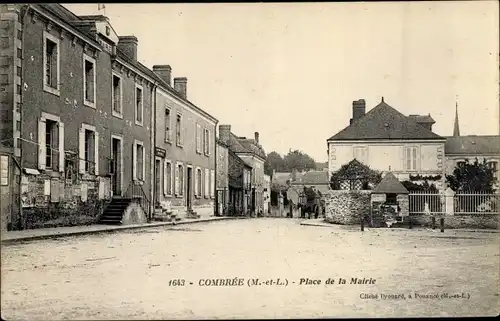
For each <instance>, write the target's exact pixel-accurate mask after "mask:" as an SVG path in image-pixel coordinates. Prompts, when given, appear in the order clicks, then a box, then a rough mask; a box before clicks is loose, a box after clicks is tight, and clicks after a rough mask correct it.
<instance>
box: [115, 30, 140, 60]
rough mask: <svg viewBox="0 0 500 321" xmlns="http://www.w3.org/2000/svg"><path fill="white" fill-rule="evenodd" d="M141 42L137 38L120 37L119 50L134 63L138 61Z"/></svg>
mask: <svg viewBox="0 0 500 321" xmlns="http://www.w3.org/2000/svg"><path fill="white" fill-rule="evenodd" d="M138 43H139V41H138V40H137V37H135V36H122V37H118V45H117V46H118V49H120V51H122V52H123V53H124V54H125V55H126V56H127V57H129V58H130V59H132V60H133V61H137V44H138Z"/></svg>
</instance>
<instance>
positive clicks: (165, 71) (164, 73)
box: [153, 65, 172, 86]
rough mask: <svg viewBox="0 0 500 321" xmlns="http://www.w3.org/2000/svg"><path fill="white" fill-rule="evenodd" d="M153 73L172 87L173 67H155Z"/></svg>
mask: <svg viewBox="0 0 500 321" xmlns="http://www.w3.org/2000/svg"><path fill="white" fill-rule="evenodd" d="M153 72H154V73H155V74H156V75H157V76H158V77H160V78H161V80H163V81H164V82H166V83H167V84H168V85H169V86H172V84H171V82H172V80H171V75H172V67H170V65H154V66H153Z"/></svg>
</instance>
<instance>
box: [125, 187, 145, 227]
mask: <svg viewBox="0 0 500 321" xmlns="http://www.w3.org/2000/svg"><path fill="white" fill-rule="evenodd" d="M124 197H126V198H131V199H134V200H135V201H137V202H138V203H139V205H140V206H141V208H142V210H143V211H144V213H146V215H147V218H148V221H149V220H150V219H151V206H150V205H151V201H150V200H149V198H148V197H147V195H146V192H144V189H143V188H142V184H141V183H140V182H138V181H131V182H130V184H129V186H128V187H127V191H126V192H125V196H124Z"/></svg>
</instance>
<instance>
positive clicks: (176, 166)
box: [174, 165, 179, 195]
mask: <svg viewBox="0 0 500 321" xmlns="http://www.w3.org/2000/svg"><path fill="white" fill-rule="evenodd" d="M174 191H175V195H179V165H175V189H174Z"/></svg>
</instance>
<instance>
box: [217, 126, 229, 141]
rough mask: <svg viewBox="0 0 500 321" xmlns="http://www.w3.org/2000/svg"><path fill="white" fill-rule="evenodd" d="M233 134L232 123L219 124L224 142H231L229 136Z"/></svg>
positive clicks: (220, 135) (220, 134) (220, 136)
mask: <svg viewBox="0 0 500 321" xmlns="http://www.w3.org/2000/svg"><path fill="white" fill-rule="evenodd" d="M230 135H231V125H219V139H220V140H221V141H223V142H224V143H226V144H227V143H228V142H229V137H230Z"/></svg>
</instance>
